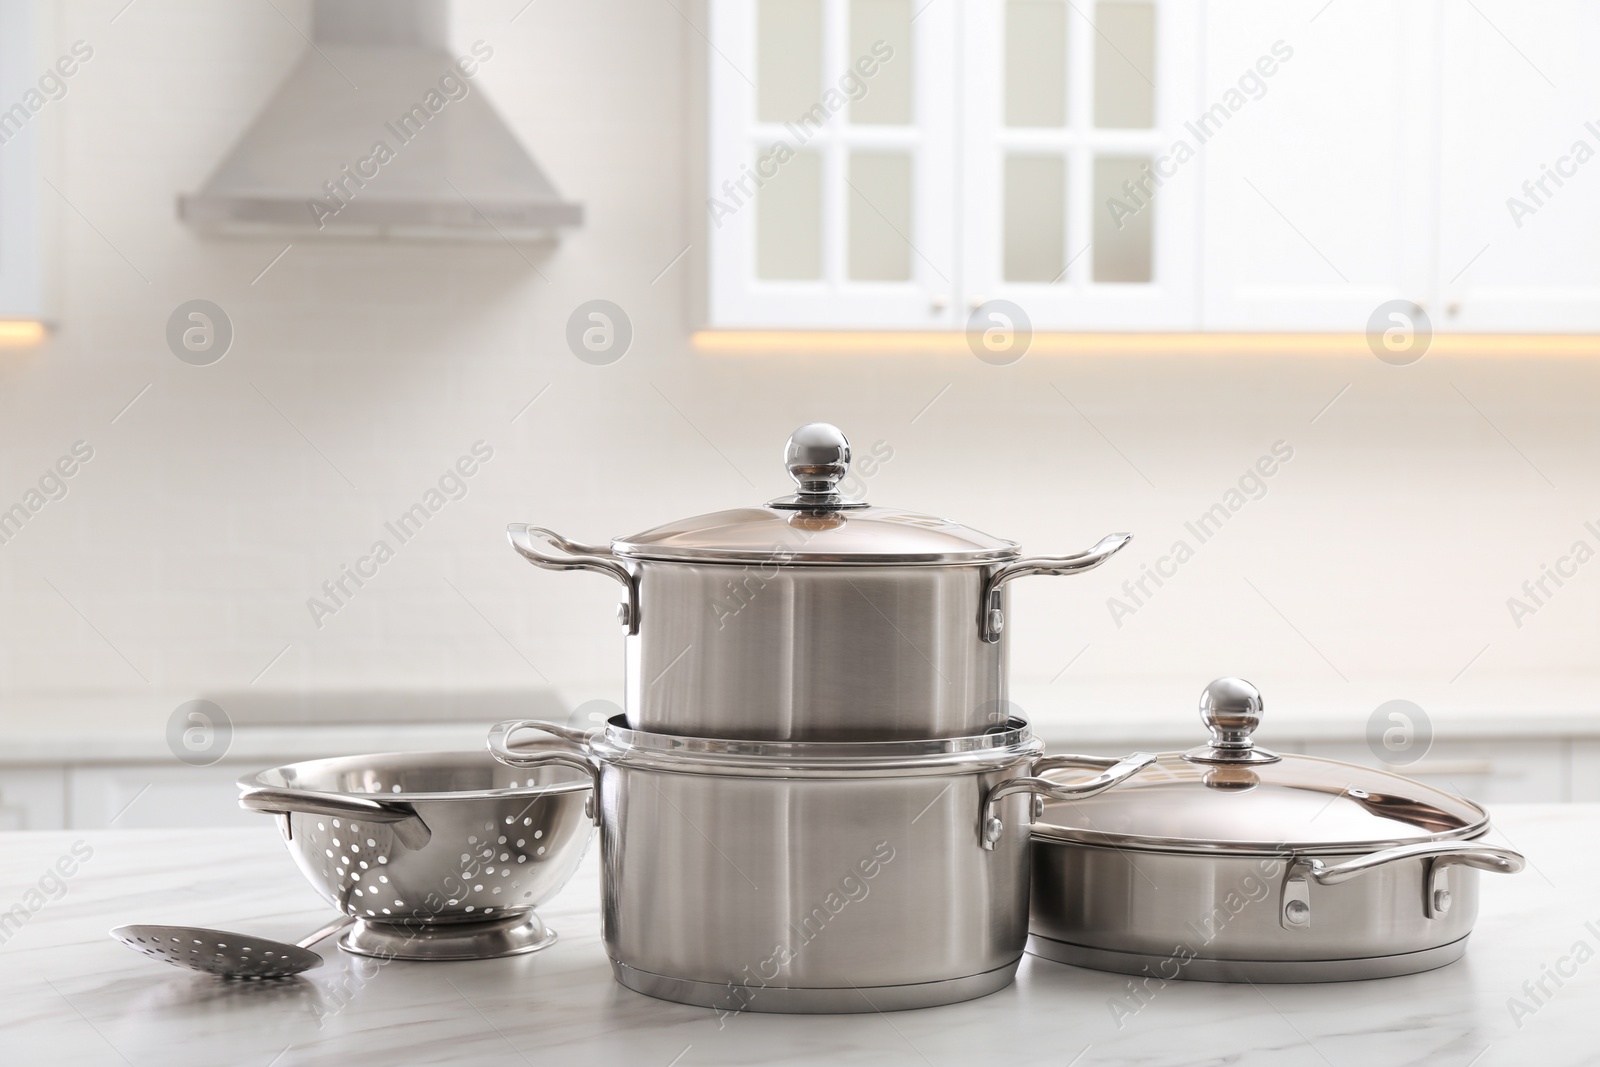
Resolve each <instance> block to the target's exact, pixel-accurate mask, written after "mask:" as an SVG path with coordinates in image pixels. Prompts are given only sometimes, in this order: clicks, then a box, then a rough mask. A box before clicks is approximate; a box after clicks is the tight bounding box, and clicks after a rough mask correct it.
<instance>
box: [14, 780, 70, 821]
mask: <svg viewBox="0 0 1600 1067" xmlns="http://www.w3.org/2000/svg"><path fill="white" fill-rule="evenodd" d="M66 827H67V772H66V771H65V770H63V769H62V768H60V767H0V830H64V829H66Z"/></svg>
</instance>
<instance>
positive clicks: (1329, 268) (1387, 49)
mask: <svg viewBox="0 0 1600 1067" xmlns="http://www.w3.org/2000/svg"><path fill="white" fill-rule="evenodd" d="M1434 10H1435V7H1434V5H1433V4H1431V3H1423V4H1394V3H1388V2H1385V0H1349V2H1344V0H1342V2H1340V3H1339V4H1336V5H1334V6H1332V7H1330V8H1328V9H1326V10H1325V11H1323V12H1321V13H1320V15H1319V17H1317V18H1316V20H1315V21H1309V22H1308V21H1307V14H1306V12H1305V11H1304V10H1303V9H1302V8H1301V7H1299V6H1298V5H1286V4H1281V3H1273V2H1271V0H1246V2H1235V3H1227V4H1210V5H1208V6H1207V9H1206V11H1207V25H1206V34H1205V40H1206V55H1205V76H1204V85H1203V90H1202V94H1201V95H1202V100H1201V102H1200V105H1199V110H1200V111H1201V112H1205V111H1207V110H1208V109H1210V108H1212V107H1213V106H1214V105H1217V104H1219V103H1222V104H1223V106H1224V107H1226V106H1227V105H1226V100H1225V94H1226V92H1227V91H1228V90H1229V89H1233V88H1236V87H1237V86H1238V85H1239V84H1240V79H1241V78H1247V80H1248V82H1249V88H1250V89H1252V90H1254V92H1251V93H1247V95H1245V97H1244V98H1243V102H1242V105H1241V106H1239V107H1237V108H1235V109H1233V110H1232V113H1231V117H1228V118H1227V119H1226V121H1225V122H1224V123H1223V124H1222V125H1221V126H1220V127H1219V128H1216V129H1214V130H1213V131H1212V132H1211V133H1210V136H1209V137H1208V139H1207V140H1206V141H1205V142H1204V144H1203V145H1201V146H1200V147H1199V150H1198V151H1199V163H1200V165H1201V167H1203V168H1204V186H1205V189H1204V199H1203V202H1202V208H1201V219H1202V237H1201V254H1200V259H1199V262H1200V275H1201V277H1202V279H1204V300H1203V305H1202V308H1201V314H1200V317H1201V319H1202V322H1203V325H1204V326H1205V327H1206V328H1207V329H1215V330H1295V331H1302V330H1309V331H1329V332H1360V331H1362V330H1364V329H1365V328H1366V323H1367V319H1368V317H1369V316H1370V315H1371V313H1372V310H1373V309H1374V308H1375V307H1376V306H1377V305H1379V304H1381V303H1383V302H1384V301H1386V300H1389V299H1391V298H1395V297H1400V296H1408V297H1411V298H1412V299H1421V295H1422V294H1425V293H1426V292H1427V291H1428V289H1429V287H1430V285H1431V282H1432V275H1433V271H1432V266H1433V257H1434V252H1433V248H1434V245H1435V243H1436V235H1435V232H1434V212H1433V202H1434V184H1435V182H1434V162H1433V155H1434V149H1433V138H1432V133H1431V131H1432V128H1433V126H1434V124H1435V122H1436V116H1435V113H1434V112H1435V103H1434V101H1435V94H1436V88H1435V66H1436V64H1435V57H1434V49H1433V47H1432V41H1433V39H1434V36H1435V15H1434ZM1276 42H1282V46H1281V47H1280V48H1279V54H1278V55H1277V56H1274V55H1273V51H1272V48H1273V45H1274V43H1276ZM1285 48H1286V49H1288V50H1290V51H1291V53H1292V54H1291V56H1290V58H1288V59H1283V58H1281V57H1282V53H1283V50H1284V49H1285ZM1263 57H1267V58H1269V59H1272V60H1275V63H1274V64H1273V66H1275V67H1276V70H1275V73H1274V74H1273V75H1272V76H1271V77H1270V78H1259V77H1258V78H1255V79H1248V77H1247V76H1248V75H1249V74H1250V73H1251V72H1253V71H1254V70H1255V69H1256V66H1255V65H1256V64H1257V62H1258V61H1260V60H1261V59H1262V58H1263ZM1257 83H1259V84H1260V86H1262V88H1260V89H1256V88H1255V86H1256V84H1257ZM1256 92H1258V93H1259V96H1257V95H1255V93H1256ZM1191 180H1192V179H1191Z"/></svg>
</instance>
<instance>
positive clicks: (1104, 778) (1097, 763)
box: [979, 752, 1157, 851]
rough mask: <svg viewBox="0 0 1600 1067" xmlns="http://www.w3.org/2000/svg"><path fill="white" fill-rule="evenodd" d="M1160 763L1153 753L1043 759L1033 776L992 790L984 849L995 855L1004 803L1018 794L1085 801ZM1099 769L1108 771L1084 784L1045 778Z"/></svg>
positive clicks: (982, 828)
mask: <svg viewBox="0 0 1600 1067" xmlns="http://www.w3.org/2000/svg"><path fill="white" fill-rule="evenodd" d="M1156 759H1157V757H1156V754H1155V753H1153V752H1135V753H1133V754H1132V755H1129V756H1123V757H1122V758H1121V759H1117V758H1116V757H1114V756H1078V755H1071V754H1067V753H1063V754H1061V755H1057V756H1041V757H1039V758H1038V759H1037V760H1035V761H1034V764H1033V771H1034V774H1033V775H1032V776H1028V777H1018V778H1007V779H1006V780H1005V781H1003V782H1001V783H1000V784H999V785H997V786H995V787H994V788H993V789H991V790H989V794H988V796H986V797H985V798H984V801H983V821H982V824H981V825H980V827H979V834H980V836H981V838H982V840H983V847H984V848H985V849H987V850H990V851H992V850H993V849H994V847H995V845H996V844H997V843H998V842H999V841H1000V838H1001V837H1003V836H1004V835H1005V830H1006V827H1005V822H1004V820H1002V819H1001V818H1000V801H1002V800H1004V799H1005V798H1006V797H1008V796H1011V795H1013V794H1015V793H1033V794H1036V795H1039V796H1045V797H1049V798H1050V799H1051V800H1082V799H1083V798H1085V797H1092V796H1094V795H1095V794H1097V793H1104V792H1105V791H1106V790H1107V789H1112V788H1114V787H1116V786H1119V785H1121V784H1122V783H1123V782H1126V781H1127V780H1128V779H1129V778H1132V777H1133V776H1134V775H1136V774H1138V773H1139V772H1140V771H1142V770H1144V769H1145V768H1146V767H1148V766H1150V764H1152V763H1154V762H1155V761H1156ZM1095 767H1104V768H1106V770H1105V772H1104V773H1102V774H1097V775H1095V776H1094V777H1093V778H1086V779H1084V780H1083V781H1081V782H1057V781H1055V780H1054V779H1051V778H1045V777H1042V775H1044V774H1047V773H1049V772H1050V771H1059V770H1067V769H1069V768H1070V769H1074V770H1081V769H1083V768H1091V769H1092V768H1095Z"/></svg>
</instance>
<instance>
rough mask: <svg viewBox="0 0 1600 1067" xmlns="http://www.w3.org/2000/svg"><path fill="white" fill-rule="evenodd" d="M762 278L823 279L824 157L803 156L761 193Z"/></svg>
mask: <svg viewBox="0 0 1600 1067" xmlns="http://www.w3.org/2000/svg"><path fill="white" fill-rule="evenodd" d="M756 240H757V255H756V274H757V276H758V277H760V278H771V279H790V280H816V279H820V278H821V277H822V157H821V156H820V155H818V154H817V153H815V152H801V153H799V154H798V155H796V156H795V157H794V158H793V159H791V160H790V161H789V162H788V163H787V164H785V165H784V166H783V167H782V168H781V169H780V170H778V171H777V173H776V174H775V175H774V176H773V177H772V178H770V179H769V180H768V181H767V182H766V184H764V185H763V186H762V187H761V188H760V190H759V191H758V192H757V193H756Z"/></svg>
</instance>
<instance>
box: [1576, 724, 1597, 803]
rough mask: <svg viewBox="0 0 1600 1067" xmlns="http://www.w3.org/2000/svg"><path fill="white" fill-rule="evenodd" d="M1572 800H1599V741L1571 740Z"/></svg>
mask: <svg viewBox="0 0 1600 1067" xmlns="http://www.w3.org/2000/svg"><path fill="white" fill-rule="evenodd" d="M1571 777H1572V797H1571V799H1572V800H1578V801H1590V802H1593V801H1597V800H1600V741H1597V740H1592V739H1587V738H1586V739H1584V740H1581V741H1574V742H1572V774H1571Z"/></svg>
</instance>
